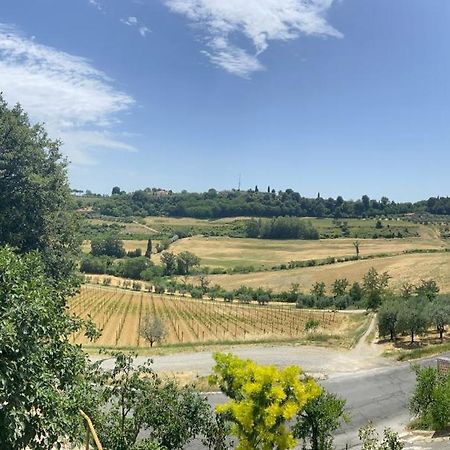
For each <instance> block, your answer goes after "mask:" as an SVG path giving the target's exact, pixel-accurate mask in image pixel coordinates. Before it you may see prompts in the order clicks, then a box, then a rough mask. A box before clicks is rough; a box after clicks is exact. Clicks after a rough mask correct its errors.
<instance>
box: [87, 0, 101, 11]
mask: <svg viewBox="0 0 450 450" xmlns="http://www.w3.org/2000/svg"><path fill="white" fill-rule="evenodd" d="M89 4H90V5H92V6H93V7H94V8H97V9H98V10H99V11H103V6H102V5H101V3H100V2H99V1H98V0H89Z"/></svg>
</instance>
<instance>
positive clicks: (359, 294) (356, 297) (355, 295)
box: [349, 281, 364, 303]
mask: <svg viewBox="0 0 450 450" xmlns="http://www.w3.org/2000/svg"><path fill="white" fill-rule="evenodd" d="M349 295H350V298H351V299H352V302H353V303H359V302H360V301H361V300H362V298H363V295H364V293H363V290H362V287H361V285H360V284H359V283H358V282H357V281H355V282H354V283H353V284H352V287H351V288H350V292H349Z"/></svg>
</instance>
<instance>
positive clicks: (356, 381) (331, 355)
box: [104, 329, 450, 450]
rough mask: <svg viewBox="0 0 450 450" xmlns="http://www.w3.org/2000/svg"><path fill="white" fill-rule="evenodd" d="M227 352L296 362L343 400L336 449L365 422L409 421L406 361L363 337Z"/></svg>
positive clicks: (192, 370) (439, 446) (192, 371)
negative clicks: (344, 417)
mask: <svg viewBox="0 0 450 450" xmlns="http://www.w3.org/2000/svg"><path fill="white" fill-rule="evenodd" d="M368 332H370V329H369V330H368ZM230 351H231V352H233V353H234V354H236V355H238V356H240V357H243V358H251V359H253V360H255V361H256V362H258V363H260V364H275V365H278V366H280V367H283V366H287V365H291V364H296V365H300V366H301V367H302V368H303V369H304V370H305V371H306V372H308V373H309V374H311V375H313V376H316V377H317V378H318V379H319V380H321V381H320V383H321V384H322V385H323V386H324V388H325V389H327V390H328V391H330V392H333V393H336V394H338V395H339V396H341V397H342V398H344V399H345V400H346V401H347V404H346V406H347V410H348V412H349V414H350V418H351V422H350V423H349V424H346V425H344V426H343V427H342V428H341V429H340V430H339V432H338V434H337V435H336V438H335V445H336V449H338V450H340V449H345V448H346V445H348V448H356V447H357V446H358V444H359V440H358V430H359V428H360V427H362V426H364V425H366V424H367V423H368V422H369V421H371V422H373V423H374V425H375V426H376V427H377V429H379V430H380V431H381V430H382V429H383V428H385V427H391V428H393V429H394V430H395V431H398V432H402V431H403V430H404V428H405V425H406V424H407V423H408V421H409V419H410V417H409V411H408V401H409V397H410V395H411V392H412V391H413V389H414V385H415V375H414V373H413V372H412V371H411V365H410V364H409V363H397V362H395V361H392V360H389V359H386V358H382V357H380V356H379V355H378V353H379V351H377V349H376V347H375V346H374V345H373V344H370V343H367V342H366V340H365V339H361V341H360V343H359V344H358V345H357V346H356V347H355V348H354V349H353V350H350V351H343V350H333V349H327V348H321V347H305V346H301V345H298V346H295V345H294V346H265V347H264V346H254V347H236V348H232V349H231V350H230ZM447 356H448V355H447ZM144 359H147V358H144V357H138V358H137V360H136V361H135V362H136V364H141V363H142V362H143V361H144ZM433 363H435V358H432V359H427V360H423V361H421V364H433ZM213 364H214V361H213V358H212V354H211V353H210V352H200V353H180V354H174V355H166V356H157V357H155V358H154V364H153V367H154V369H155V370H156V371H157V372H165V373H166V374H174V375H179V374H188V375H190V376H191V377H192V376H196V375H199V376H201V375H208V374H209V373H211V368H212V366H213ZM110 365H112V362H111V361H106V362H105V363H104V366H105V367H108V366H110ZM208 399H209V401H210V403H211V405H213V406H214V405H216V404H218V403H223V402H225V401H226V398H225V396H223V395H222V394H221V393H214V394H210V395H208ZM413 441H414V439H413ZM411 442H412V441H411ZM406 448H407V449H411V450H412V449H417V450H424V449H432V450H444V449H446V450H448V449H449V448H450V443H449V441H448V440H446V441H444V442H439V441H435V440H434V441H433V442H432V443H430V442H414V443H411V444H410V445H409V446H407V447H406ZM187 449H189V450H198V449H204V447H203V446H201V444H199V443H193V444H192V445H190V446H189V447H187Z"/></svg>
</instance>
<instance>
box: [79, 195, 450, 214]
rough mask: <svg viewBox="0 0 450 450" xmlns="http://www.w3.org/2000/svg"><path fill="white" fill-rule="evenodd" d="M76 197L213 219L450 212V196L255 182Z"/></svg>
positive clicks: (136, 210)
mask: <svg viewBox="0 0 450 450" xmlns="http://www.w3.org/2000/svg"><path fill="white" fill-rule="evenodd" d="M77 199H78V206H79V207H80V208H83V207H92V208H93V211H94V213H97V214H102V215H106V216H115V217H129V216H142V217H144V216H149V215H151V216H159V215H166V216H172V217H195V218H201V219H213V218H221V217H237V216H256V217H277V216H296V217H335V218H352V217H375V216H379V215H396V214H409V213H417V214H424V213H428V214H438V215H450V198H449V197H432V198H430V199H428V200H423V201H419V202H416V203H410V202H406V203H397V202H395V201H391V200H389V199H388V198H387V197H382V198H381V199H380V200H375V199H370V198H369V197H368V196H367V195H363V196H362V197H361V199H358V200H344V199H343V198H342V197H341V196H338V197H336V198H327V199H325V198H322V197H321V196H320V194H319V195H318V196H317V197H316V198H307V197H303V196H302V195H300V194H299V193H298V192H294V191H293V190H292V189H286V190H285V191H279V192H275V190H274V189H270V188H268V189H267V192H260V191H259V190H258V188H257V187H255V189H250V190H248V191H239V190H230V191H220V192H219V191H216V190H215V189H210V190H208V191H207V192H203V193H192V192H186V191H182V192H179V193H176V192H172V191H170V190H169V191H165V190H161V189H155V188H147V189H144V190H138V191H134V192H130V193H126V192H124V191H121V190H120V189H119V188H118V187H115V188H114V189H113V194H112V195H110V196H101V195H94V194H92V193H91V192H89V191H87V192H86V194H85V195H83V196H80V197H78V198H77Z"/></svg>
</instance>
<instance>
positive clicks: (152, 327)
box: [139, 315, 166, 347]
mask: <svg viewBox="0 0 450 450" xmlns="http://www.w3.org/2000/svg"><path fill="white" fill-rule="evenodd" d="M139 332H140V334H141V336H142V337H143V338H144V339H145V340H146V341H147V342H148V343H149V344H150V347H153V344H154V343H155V342H157V343H160V342H161V341H162V340H163V339H164V337H165V335H166V329H165V327H164V323H163V322H162V321H161V319H160V318H159V317H152V316H151V315H146V316H144V318H143V319H142V324H141V329H140V330H139Z"/></svg>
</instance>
